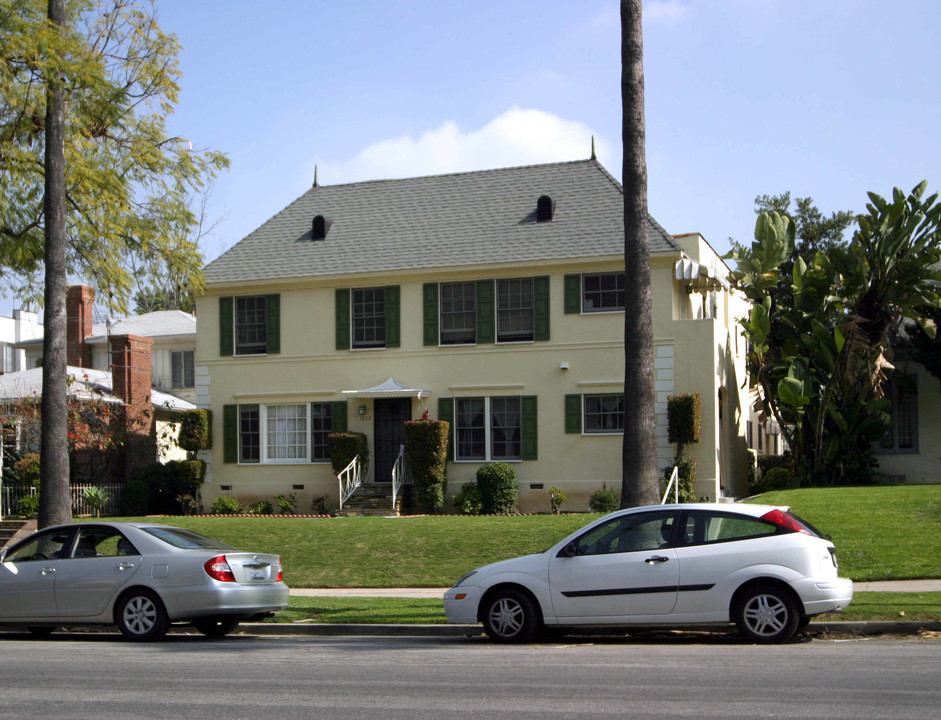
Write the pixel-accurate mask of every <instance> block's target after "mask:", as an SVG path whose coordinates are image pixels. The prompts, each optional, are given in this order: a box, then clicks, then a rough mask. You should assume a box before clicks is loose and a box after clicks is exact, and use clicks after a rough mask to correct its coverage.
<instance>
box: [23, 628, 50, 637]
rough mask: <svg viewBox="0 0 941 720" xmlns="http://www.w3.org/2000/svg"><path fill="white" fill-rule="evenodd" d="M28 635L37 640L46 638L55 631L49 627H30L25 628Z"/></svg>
mask: <svg viewBox="0 0 941 720" xmlns="http://www.w3.org/2000/svg"><path fill="white" fill-rule="evenodd" d="M26 629H27V630H29V632H30V635H32V636H33V637H37V638H47V637H49V636H50V635H52V633H53V632H54V631H55V628H54V627H52V626H51V625H30V626H29V627H27V628H26Z"/></svg>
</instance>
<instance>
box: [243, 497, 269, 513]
mask: <svg viewBox="0 0 941 720" xmlns="http://www.w3.org/2000/svg"><path fill="white" fill-rule="evenodd" d="M273 512H274V506H273V505H272V504H271V501H270V500H259V501H258V502H253V503H252V504H251V505H249V506H248V514H249V515H271V514H272V513H273Z"/></svg>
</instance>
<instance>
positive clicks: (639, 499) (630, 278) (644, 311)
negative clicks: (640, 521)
mask: <svg viewBox="0 0 941 720" xmlns="http://www.w3.org/2000/svg"><path fill="white" fill-rule="evenodd" d="M621 113H622V118H621V122H622V140H623V143H624V165H623V171H622V181H623V186H624V271H625V276H626V283H625V292H624V361H625V363H624V364H625V369H624V445H623V448H622V470H621V472H622V477H621V507H633V506H635V505H647V504H650V503H654V502H656V501H657V499H658V498H657V495H658V489H659V483H658V476H657V439H656V434H655V428H656V419H655V416H654V402H655V399H656V396H655V393H654V378H653V325H652V322H651V292H650V250H649V246H648V242H647V158H646V151H645V128H644V40H643V30H642V27H641V0H621Z"/></svg>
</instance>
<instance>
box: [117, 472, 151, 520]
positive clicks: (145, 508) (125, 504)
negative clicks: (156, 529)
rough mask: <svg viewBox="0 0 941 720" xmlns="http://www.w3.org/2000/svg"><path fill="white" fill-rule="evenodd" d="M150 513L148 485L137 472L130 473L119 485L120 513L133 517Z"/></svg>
mask: <svg viewBox="0 0 941 720" xmlns="http://www.w3.org/2000/svg"><path fill="white" fill-rule="evenodd" d="M149 512H150V483H149V482H147V480H146V478H145V477H144V476H143V475H142V474H141V473H138V472H136V471H135V472H132V473H131V475H130V477H128V479H127V480H125V481H124V484H123V485H121V513H122V514H123V515H129V516H131V517H134V516H136V515H147V514H148V513H149Z"/></svg>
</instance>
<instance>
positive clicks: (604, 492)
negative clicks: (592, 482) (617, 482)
mask: <svg viewBox="0 0 941 720" xmlns="http://www.w3.org/2000/svg"><path fill="white" fill-rule="evenodd" d="M620 505H621V499H620V498H619V497H618V494H617V493H616V492H614V490H612V489H611V488H609V487H608V485H607V483H601V487H600V488H599V489H597V490H595V491H594V492H593V493H592V494H591V496H590V497H589V498H588V509H589V510H591V511H592V512H596V513H609V512H614V511H615V510H617V509H618V507H620Z"/></svg>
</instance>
